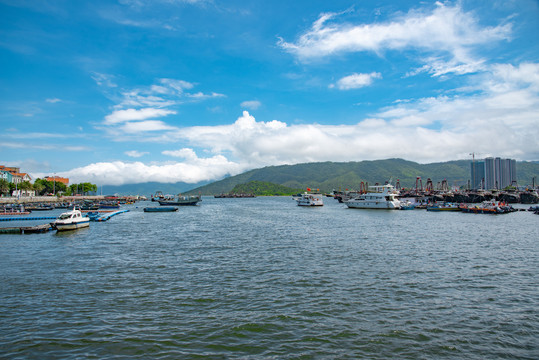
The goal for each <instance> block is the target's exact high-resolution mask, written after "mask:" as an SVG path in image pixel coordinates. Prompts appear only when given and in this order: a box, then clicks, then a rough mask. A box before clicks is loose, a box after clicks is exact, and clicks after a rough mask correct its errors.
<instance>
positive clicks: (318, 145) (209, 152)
mask: <svg viewBox="0 0 539 360" xmlns="http://www.w3.org/2000/svg"><path fill="white" fill-rule="evenodd" d="M488 70H489V71H486V72H484V73H481V74H478V75H475V76H473V77H471V79H470V84H471V86H470V87H465V88H464V90H463V91H459V90H455V91H452V92H448V93H446V95H440V96H436V97H425V98H420V99H400V100H399V101H396V102H395V104H394V105H392V106H388V107H386V108H382V109H379V111H377V112H376V113H373V114H371V115H370V116H369V117H368V118H365V119H359V121H358V123H357V124H350V125H321V124H298V125H296V124H292V125H289V124H286V123H284V122H282V121H278V120H271V121H257V120H256V119H255V118H254V117H253V116H252V115H251V114H249V112H247V111H244V112H243V113H242V115H241V116H239V117H238V118H237V119H236V120H235V121H234V122H232V123H230V124H226V125H218V126H192V127H184V128H181V129H180V128H172V129H168V130H167V131H164V132H163V133H160V132H159V131H157V130H159V129H166V126H167V125H166V124H165V123H163V122H160V121H150V120H142V121H133V122H127V123H120V124H121V126H136V125H137V124H138V125H139V126H140V128H126V129H123V130H122V131H123V134H128V133H127V131H145V136H144V137H143V138H144V140H145V141H150V140H148V139H151V141H160V142H163V141H164V140H165V139H166V140H167V141H174V142H176V143H177V144H178V145H177V146H178V150H165V151H163V152H162V154H163V155H166V156H172V157H176V158H178V159H180V160H179V162H177V163H173V164H162V165H151V166H150V165H144V164H142V163H123V162H115V163H101V164H94V165H91V166H88V167H84V168H81V169H75V170H76V171H75V170H74V172H73V174H75V175H77V176H81V177H82V178H84V176H93V177H94V178H95V179H96V180H95V182H97V183H100V184H107V183H110V184H113V183H115V184H117V183H128V182H141V181H165V182H166V181H168V182H176V181H186V180H189V181H192V182H198V181H202V180H218V179H220V178H222V177H223V176H225V175H226V174H230V175H235V174H238V173H240V172H243V171H246V170H249V169H253V168H260V167H264V166H268V165H279V164H295V163H304V162H313V161H361V160H375V159H383V158H394V157H400V158H405V159H409V160H413V161H418V162H432V161H447V160H454V159H459V158H468V155H467V154H469V153H470V152H472V151H474V152H476V153H482V154H484V156H488V155H494V156H501V157H511V158H516V159H524V160H530V159H532V160H534V159H538V158H539V127H538V126H537V119H538V116H539V64H535V63H523V64H520V65H518V66H513V65H507V64H497V65H494V66H492V67H490V68H489V69H488ZM447 94H451V95H447ZM118 128H119V127H118ZM154 131H157V134H156V135H155V136H154V135H153V132H154ZM165 136H166V137H165ZM141 138H142V137H141ZM183 144H189V146H190V148H187V147H184V146H185V145H183ZM193 149H198V150H197V151H201V152H203V153H204V154H206V156H207V157H206V158H199V157H198V156H197V153H196V152H195V151H194V150H193ZM132 172H133V173H134V174H133V173H132ZM143 173H144V174H145V173H148V174H150V175H143ZM112 174H113V175H114V176H112ZM115 177H118V178H115ZM156 179H159V180H156Z"/></svg>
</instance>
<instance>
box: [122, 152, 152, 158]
mask: <svg viewBox="0 0 539 360" xmlns="http://www.w3.org/2000/svg"><path fill="white" fill-rule="evenodd" d="M124 154H126V155H127V156H129V157H134V158H139V157H143V156H144V155H147V154H148V152H147V151H138V150H130V151H126V152H124Z"/></svg>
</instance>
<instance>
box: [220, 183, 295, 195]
mask: <svg viewBox="0 0 539 360" xmlns="http://www.w3.org/2000/svg"><path fill="white" fill-rule="evenodd" d="M302 191H303V190H301V189H292V188H289V187H287V186H283V185H279V184H274V183H270V182H267V181H257V180H254V181H249V182H248V183H245V184H238V185H236V186H234V188H233V189H232V191H231V193H233V194H254V195H256V196H274V195H277V196H285V195H294V194H297V193H299V192H302Z"/></svg>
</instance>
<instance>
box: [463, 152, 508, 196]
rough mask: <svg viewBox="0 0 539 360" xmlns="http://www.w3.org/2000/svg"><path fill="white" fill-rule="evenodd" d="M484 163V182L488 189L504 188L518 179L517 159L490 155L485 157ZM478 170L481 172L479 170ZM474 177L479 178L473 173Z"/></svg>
mask: <svg viewBox="0 0 539 360" xmlns="http://www.w3.org/2000/svg"><path fill="white" fill-rule="evenodd" d="M484 164H485V165H484V176H485V179H484V184H485V188H486V189H504V188H506V187H507V186H511V185H512V184H513V182H515V181H517V162H516V160H514V159H502V158H499V157H497V158H492V157H489V158H486V159H485V161H484ZM477 172H478V173H480V172H479V171H477ZM474 177H475V178H476V179H477V175H475V173H474V174H473V175H472V179H473V178H474ZM476 181H477V180H476ZM475 185H476V184H475V183H474V186H475Z"/></svg>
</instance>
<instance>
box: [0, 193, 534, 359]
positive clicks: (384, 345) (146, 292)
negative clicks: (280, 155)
mask: <svg viewBox="0 0 539 360" xmlns="http://www.w3.org/2000/svg"><path fill="white" fill-rule="evenodd" d="M324 201H325V206H324V207H321V208H303V207H298V206H296V204H295V202H294V201H293V200H292V199H291V198H289V197H276V198H266V197H259V198H254V199H213V198H209V197H207V198H204V201H203V202H202V203H201V205H199V206H196V207H182V208H180V210H179V211H178V212H175V213H144V212H142V208H143V207H144V206H151V204H150V203H149V202H148V203H138V204H136V205H132V206H131V205H130V206H127V207H126V208H129V209H130V212H128V213H125V214H120V215H118V216H116V217H113V218H111V219H110V220H109V221H108V222H106V223H91V225H90V228H89V229H81V230H78V231H74V232H66V233H58V234H57V233H55V232H50V233H47V234H34V235H0V279H1V283H0V358H10V359H17V358H19V359H28V358H39V359H43V358H99V359H101V358H113V357H117V358H129V359H134V358H152V359H154V358H155V359H157V358H178V359H180V358H181V359H184V358H185V359H189V358H215V359H228V358H242V359H245V358H253V359H254V358H275V359H296V358H298V359H299V358H301V359H321V358H340V359H357V358H368V359H388V358H398V359H442V358H445V359H538V358H539V270H538V269H539V250H538V249H539V248H538V241H539V226H538V225H539V216H537V215H533V214H532V213H530V212H516V213H512V214H507V215H482V214H463V213H431V212H426V211H424V210H414V211H379V210H355V209H347V208H346V207H345V206H344V205H342V204H339V203H337V202H336V201H335V200H333V199H329V198H326V199H325V200H324ZM59 212H60V211H59V210H58V211H56V213H54V214H52V215H56V214H57V213H59ZM43 214H44V215H45V214H46V215H51V213H50V212H48V213H43ZM43 222H44V221H41V222H40V223H43ZM25 225H27V224H25ZM0 226H13V224H9V223H0Z"/></svg>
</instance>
